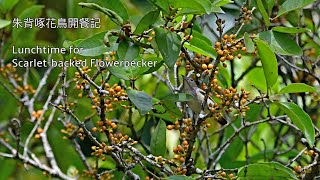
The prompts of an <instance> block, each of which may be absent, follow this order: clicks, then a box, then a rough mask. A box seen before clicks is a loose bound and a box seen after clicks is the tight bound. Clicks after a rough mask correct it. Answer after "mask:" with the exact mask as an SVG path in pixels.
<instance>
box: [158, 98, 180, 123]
mask: <svg viewBox="0 0 320 180" xmlns="http://www.w3.org/2000/svg"><path fill="white" fill-rule="evenodd" d="M161 105H162V106H163V107H164V108H165V109H166V112H168V113H169V114H171V115H172V118H176V117H181V116H182V113H181V111H180V109H179V108H178V107H177V105H176V103H175V102H174V101H172V100H169V99H163V100H161Z"/></svg>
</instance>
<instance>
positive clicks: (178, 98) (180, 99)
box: [163, 93, 193, 102]
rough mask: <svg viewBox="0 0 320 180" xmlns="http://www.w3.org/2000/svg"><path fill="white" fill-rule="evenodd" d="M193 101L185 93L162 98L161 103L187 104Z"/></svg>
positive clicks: (191, 97) (189, 95)
mask: <svg viewBox="0 0 320 180" xmlns="http://www.w3.org/2000/svg"><path fill="white" fill-rule="evenodd" d="M192 99H193V96H192V95H191V94H186V93H178V94H170V95H168V96H166V97H165V98H163V101H172V102H187V101H190V100H192Z"/></svg>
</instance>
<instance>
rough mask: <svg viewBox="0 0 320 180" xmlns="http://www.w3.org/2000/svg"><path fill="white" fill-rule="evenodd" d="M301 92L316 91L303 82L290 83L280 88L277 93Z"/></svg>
mask: <svg viewBox="0 0 320 180" xmlns="http://www.w3.org/2000/svg"><path fill="white" fill-rule="evenodd" d="M301 92H317V89H316V88H314V87H312V86H309V85H307V84H304V83H292V84H289V85H288V86H286V87H284V88H282V89H281V90H280V92H279V94H285V93H301Z"/></svg>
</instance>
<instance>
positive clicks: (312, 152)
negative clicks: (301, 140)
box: [293, 149, 317, 175]
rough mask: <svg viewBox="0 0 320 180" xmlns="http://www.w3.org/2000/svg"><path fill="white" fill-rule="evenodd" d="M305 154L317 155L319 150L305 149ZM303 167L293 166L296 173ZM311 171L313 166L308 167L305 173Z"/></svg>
mask: <svg viewBox="0 0 320 180" xmlns="http://www.w3.org/2000/svg"><path fill="white" fill-rule="evenodd" d="M303 153H304V154H305V155H308V156H311V157H315V156H316V155H317V152H315V151H314V150H312V149H311V150H308V151H304V152H303ZM301 169H302V167H301V166H300V165H297V166H294V167H293V171H294V172H295V174H297V175H298V174H300V173H302V172H301ZM310 172H311V168H310V169H306V172H304V173H310Z"/></svg>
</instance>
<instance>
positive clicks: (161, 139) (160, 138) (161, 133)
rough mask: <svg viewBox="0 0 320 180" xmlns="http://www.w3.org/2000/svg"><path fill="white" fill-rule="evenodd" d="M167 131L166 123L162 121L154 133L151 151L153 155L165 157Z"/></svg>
mask: <svg viewBox="0 0 320 180" xmlns="http://www.w3.org/2000/svg"><path fill="white" fill-rule="evenodd" d="M166 130H167V126H166V123H165V122H164V121H163V120H160V121H159V122H158V125H157V127H156V129H155V130H154V132H153V133H152V137H151V144H150V149H151V153H152V154H153V155H155V156H164V154H165V153H166V150H167V148H166Z"/></svg>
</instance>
